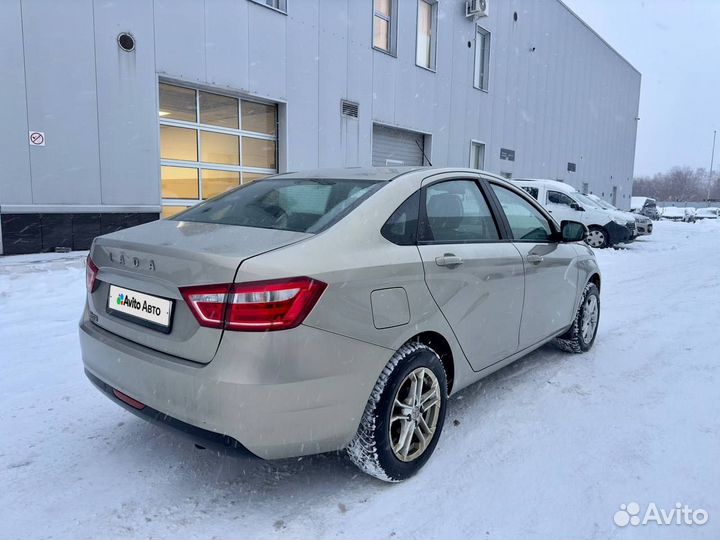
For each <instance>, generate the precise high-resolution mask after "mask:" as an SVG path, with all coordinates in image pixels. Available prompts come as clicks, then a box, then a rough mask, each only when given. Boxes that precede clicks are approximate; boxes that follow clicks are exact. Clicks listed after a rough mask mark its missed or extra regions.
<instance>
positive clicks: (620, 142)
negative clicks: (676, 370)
mask: <svg viewBox="0 0 720 540" xmlns="http://www.w3.org/2000/svg"><path fill="white" fill-rule="evenodd" d="M481 15H483V16H479V17H468V16H466V2H465V1H464V0H263V1H260V0H123V1H122V2H117V1H116V0H62V1H58V0H3V1H2V2H1V3H0V69H1V72H2V73H3V75H4V77H3V84H2V85H0V97H1V102H2V103H3V104H4V106H3V107H2V108H0V163H2V172H0V227H1V229H2V230H1V237H2V246H1V249H2V251H0V253H5V254H12V253H29V252H37V251H49V250H54V249H56V248H59V247H67V248H72V249H86V248H87V247H88V246H89V243H90V241H91V240H92V238H93V237H94V236H96V235H98V234H101V233H104V232H109V231H112V230H116V229H118V228H122V227H126V226H131V225H135V224H138V223H142V222H144V221H147V220H151V219H157V218H158V217H159V216H162V215H166V216H167V215H172V214H173V213H174V212H177V211H179V210H180V209H182V208H184V207H187V206H189V205H191V204H195V203H196V202H197V201H199V200H202V199H204V198H206V197H208V196H211V195H214V194H216V193H219V192H222V191H223V190H225V189H228V188H229V187H232V186H234V185H237V184H239V183H245V182H249V181H253V180H255V179H258V178H261V177H263V176H266V175H268V174H272V173H273V172H276V171H279V172H284V171H288V170H300V169H305V168H315V167H338V166H340V167H345V166H347V167H351V166H366V165H373V164H374V165H400V164H403V165H423V164H424V165H427V164H432V165H440V166H444V165H455V166H463V167H466V166H472V167H477V168H483V169H485V170H488V171H491V172H494V173H498V174H503V175H505V176H507V177H510V176H512V177H543V178H552V179H559V180H563V181H565V182H568V183H570V184H572V185H573V186H575V187H576V188H578V189H581V190H585V191H588V192H592V193H595V194H597V195H599V196H602V197H603V198H605V199H607V200H610V201H613V202H614V203H615V204H616V205H617V206H619V207H623V208H627V207H629V203H630V194H631V190H632V177H633V166H634V155H635V138H636V129H637V116H638V101H639V93H640V74H639V73H638V71H637V70H636V69H635V68H634V67H633V66H631V65H630V64H629V63H628V62H627V61H625V60H624V59H623V58H622V57H621V56H620V55H619V54H618V53H617V52H616V51H614V50H613V49H612V48H611V47H610V46H609V45H608V44H607V43H606V42H604V41H603V40H602V39H601V38H600V37H599V36H598V35H597V34H596V33H595V32H594V31H593V30H592V29H591V28H590V27H588V26H587V25H586V24H585V23H584V22H583V21H581V20H580V19H579V18H578V17H577V16H576V15H575V14H574V13H573V12H572V11H570V10H569V9H568V8H567V6H565V5H564V4H563V3H562V2H561V1H559V0H489V2H488V13H487V15H486V16H484V14H481Z"/></svg>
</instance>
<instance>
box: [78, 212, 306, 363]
mask: <svg viewBox="0 0 720 540" xmlns="http://www.w3.org/2000/svg"><path fill="white" fill-rule="evenodd" d="M311 236H312V235H310V234H304V233H295V232H289V231H276V230H270V229H251V228H248V227H237V226H232V225H213V224H208V223H191V222H185V221H169V220H160V221H154V222H151V223H147V224H145V225H141V226H139V227H133V228H131V229H125V230H122V231H118V232H115V233H111V234H108V235H105V236H101V237H99V238H97V239H96V240H95V242H94V243H93V247H92V259H93V262H94V263H95V264H96V266H97V267H98V268H99V272H98V280H99V286H98V288H97V290H95V292H94V293H93V294H92V295H91V297H90V299H89V306H90V309H91V311H92V313H93V314H94V315H95V319H94V320H95V324H97V325H99V326H101V327H102V328H105V329H106V330H108V331H110V332H113V333H114V334H116V335H118V336H122V337H125V338H127V339H130V340H133V341H135V342H137V343H140V344H142V345H146V346H148V347H150V348H153V349H156V350H158V351H160V352H163V353H166V354H173V355H178V356H182V357H183V358H187V359H189V360H193V361H195V362H209V361H210V360H212V358H213V356H214V355H215V352H216V350H217V346H218V343H219V342H220V338H221V336H222V330H219V329H215V328H205V327H201V326H199V325H198V323H197V320H196V319H195V317H194V316H193V314H192V312H191V311H190V308H189V307H188V306H187V304H186V303H185V301H184V299H183V297H182V294H180V291H179V287H184V286H188V285H202V284H207V283H231V282H232V281H233V280H234V278H235V274H236V272H237V268H238V265H239V264H240V262H241V261H242V260H243V259H246V258H248V257H251V256H253V255H258V254H259V253H263V252H266V251H269V250H272V249H275V248H277V247H279V246H284V245H288V244H292V243H295V242H299V241H301V240H304V239H306V238H309V237H311ZM110 284H112V285H116V286H120V287H124V288H127V289H130V290H133V291H138V292H142V293H145V294H150V295H154V296H158V297H160V298H164V299H168V300H171V301H172V302H173V304H174V306H173V312H174V313H173V317H172V318H173V321H172V327H171V329H170V332H169V333H163V332H159V331H157V330H153V329H149V328H147V327H145V326H141V325H139V324H136V323H135V322H130V321H128V320H126V319H123V318H120V317H118V316H116V314H115V313H114V312H111V311H110V310H109V309H108V308H107V300H108V288H109V285H110Z"/></svg>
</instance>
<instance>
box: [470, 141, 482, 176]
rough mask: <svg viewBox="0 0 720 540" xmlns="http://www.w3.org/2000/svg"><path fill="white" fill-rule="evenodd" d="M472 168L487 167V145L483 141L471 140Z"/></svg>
mask: <svg viewBox="0 0 720 540" xmlns="http://www.w3.org/2000/svg"><path fill="white" fill-rule="evenodd" d="M470 168H471V169H480V170H483V169H484V168H485V145H484V144H483V143H481V142H478V141H471V142H470Z"/></svg>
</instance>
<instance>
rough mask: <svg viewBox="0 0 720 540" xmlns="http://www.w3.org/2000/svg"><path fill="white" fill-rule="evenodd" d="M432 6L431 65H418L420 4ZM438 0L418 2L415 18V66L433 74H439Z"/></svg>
mask: <svg viewBox="0 0 720 540" xmlns="http://www.w3.org/2000/svg"><path fill="white" fill-rule="evenodd" d="M421 2H423V3H425V4H428V5H429V6H430V10H431V11H430V65H429V66H424V65H422V64H419V63H418V52H419V49H418V47H419V46H420V3H421ZM438 3H439V2H438V0H417V4H416V17H415V65H416V66H417V67H419V68H421V69H426V70H428V71H431V72H433V73H436V72H437V43H438V9H439V8H438Z"/></svg>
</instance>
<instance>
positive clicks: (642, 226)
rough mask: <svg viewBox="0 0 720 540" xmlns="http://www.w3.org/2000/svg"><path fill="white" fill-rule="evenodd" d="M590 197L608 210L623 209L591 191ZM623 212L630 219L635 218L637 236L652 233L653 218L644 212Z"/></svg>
mask: <svg viewBox="0 0 720 540" xmlns="http://www.w3.org/2000/svg"><path fill="white" fill-rule="evenodd" d="M588 197H589V198H590V199H592V200H593V201H595V203H597V204H598V205H599V206H601V207H602V208H605V209H606V210H616V211H618V212H622V210H619V209H617V208H616V207H614V206H613V205H612V204H610V203H609V202H607V201H606V200H604V199H601V198H600V197H598V196H597V195H594V194H592V193H591V194H590V195H588ZM622 213H623V215H624V216H625V217H626V218H627V219H628V221H630V220H633V221H634V222H635V236H642V235H646V234H652V230H653V226H652V220H651V219H650V218H649V217H646V216H643V215H642V214H633V213H632V212H622Z"/></svg>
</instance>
